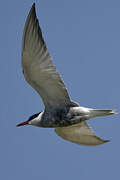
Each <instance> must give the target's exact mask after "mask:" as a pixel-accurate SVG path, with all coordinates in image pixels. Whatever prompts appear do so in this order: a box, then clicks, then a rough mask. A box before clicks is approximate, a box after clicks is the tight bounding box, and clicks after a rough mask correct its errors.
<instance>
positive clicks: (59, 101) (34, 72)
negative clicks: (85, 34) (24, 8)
mask: <svg viewBox="0 0 120 180" xmlns="http://www.w3.org/2000/svg"><path fill="white" fill-rule="evenodd" d="M22 68H23V72H24V76H25V79H26V81H27V82H28V83H29V84H30V85H31V86H32V87H33V88H34V89H35V90H36V91H37V92H38V93H39V94H40V96H41V98H42V100H43V102H44V104H45V110H44V111H43V112H41V113H37V114H35V115H33V116H31V117H30V118H29V120H28V121H25V122H23V123H20V124H18V125H17V126H22V125H33V126H38V127H51V128H55V132H56V133H57V134H58V135H59V136H61V137H62V138H63V139H65V140H68V141H71V142H74V143H77V144H84V145H99V144H103V143H105V142H108V141H107V140H102V139H101V138H99V137H97V136H96V135H95V133H94V132H93V131H92V130H91V129H90V127H89V126H88V124H87V122H86V120H88V119H90V118H94V117H97V116H107V115H112V114H115V112H114V111H113V110H99V109H92V108H85V107H81V106H80V105H79V104H77V103H75V102H72V101H71V99H70V97H69V94H68V92H67V89H66V86H65V85H64V83H63V81H62V79H61V77H60V75H59V73H58V72H57V70H56V68H55V66H54V65H53V63H52V58H51V56H50V54H49V52H48V50H47V47H46V45H45V42H44V40H43V37H42V32H41V29H40V26H39V22H38V20H37V17H36V12H35V3H34V4H33V6H32V8H31V10H30V12H29V15H28V17H27V20H26V23H25V27H24V32H23V39H22Z"/></svg>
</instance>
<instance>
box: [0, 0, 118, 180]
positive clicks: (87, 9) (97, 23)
mask: <svg viewBox="0 0 120 180" xmlns="http://www.w3.org/2000/svg"><path fill="white" fill-rule="evenodd" d="M35 2H36V10H37V16H38V19H39V22H40V26H41V28H42V31H43V35H44V39H45V41H46V44H47V47H48V50H49V52H50V53H51V55H52V57H53V62H54V64H55V65H56V67H57V69H58V70H59V72H60V73H61V75H62V77H63V79H64V82H65V84H66V85H67V88H68V91H69V93H70V96H71V98H72V99H73V100H74V101H76V102H78V103H80V104H81V105H82V106H86V107H92V108H110V109H111V108H113V109H115V110H117V111H118V112H120V110H119V109H120V98H119V97H120V1H117V0H101V1H98V0H91V1H89V0H76V1H69V0H61V1H56V0H52V1H48V0H44V1H42V0H39V1H37V0H36V1H35ZM32 3H33V1H32V0H26V1H25V0H21V1H15V0H13V1H1V6H0V24H1V26H0V32H1V33H0V49H1V51H0V82H1V86H0V92H1V93H0V110H1V113H0V115H1V118H0V119H1V125H0V137H1V141H0V171H1V172H0V179H3V180H9V179H12V180H16V179H17V180H21V179H29V180H33V179H35V180H38V179H40V178H42V180H43V179H45V180H50V179H52V180H56V179H57V180H61V179H63V180H64V179H69V180H73V179H82V180H86V179H88V178H89V179H92V180H96V179H97V180H101V179H109V180H113V179H119V177H120V173H119V171H120V164H119V162H120V157H119V153H120V143H119V136H120V118H119V117H120V115H119V114H118V115H115V116H110V117H101V118H96V119H91V120H90V121H89V124H90V125H91V126H92V128H93V129H94V131H95V132H96V134H97V135H99V136H100V137H102V138H105V139H110V140H111V141H110V143H107V144H104V145H101V146H96V147H86V146H80V145H76V144H73V143H70V142H67V141H64V140H62V139H61V138H60V137H58V136H57V135H56V134H55V133H54V130H53V129H42V128H36V127H31V126H30V127H23V128H22V127H21V128H16V124H17V123H19V122H21V121H25V120H27V119H28V117H29V116H31V115H32V114H35V113H37V112H40V111H42V110H43V109H44V105H43V103H42V100H41V98H40V97H39V95H38V94H37V93H36V92H35V91H34V89H32V88H31V87H30V86H29V85H28V84H27V83H26V81H25V80H24V77H23V74H22V69H21V40H22V33H23V28H24V24H25V20H26V17H27V15H28V12H29V10H30V8H31V6H32Z"/></svg>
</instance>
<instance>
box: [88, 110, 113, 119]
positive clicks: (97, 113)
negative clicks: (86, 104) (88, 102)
mask: <svg viewBox="0 0 120 180" xmlns="http://www.w3.org/2000/svg"><path fill="white" fill-rule="evenodd" d="M112 114H116V112H115V111H114V110H110V109H106V110H105V109H92V110H91V115H92V116H93V117H97V116H109V115H112Z"/></svg>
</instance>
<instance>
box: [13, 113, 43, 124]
mask: <svg viewBox="0 0 120 180" xmlns="http://www.w3.org/2000/svg"><path fill="white" fill-rule="evenodd" d="M41 115H42V113H41V112H39V113H37V114H34V115H32V116H30V117H29V119H28V120H27V121H24V122H22V123H19V124H17V125H16V126H17V127H19V126H25V125H33V126H39V124H40V121H41V118H42V117H41Z"/></svg>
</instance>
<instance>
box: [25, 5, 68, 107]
mask: <svg viewBox="0 0 120 180" xmlns="http://www.w3.org/2000/svg"><path fill="white" fill-rule="evenodd" d="M22 67H23V73H24V76H25V79H26V80H27V82H28V83H29V84H30V85H31V86H32V87H33V88H34V89H35V90H36V91H37V92H38V93H39V94H40V96H41V97H42V99H43V102H44V104H45V106H46V108H48V107H51V106H55V107H56V106H60V105H65V104H69V103H70V98H69V95H68V92H67V89H66V87H65V85H64V83H63V81H62V80H61V77H60V75H59V73H58V72H57V71H56V68H55V67H54V65H53V63H52V59H51V56H50V54H49V53H48V50H47V48H46V45H45V42H44V40H43V37H42V32H41V29H40V26H39V22H38V20H37V17H36V12H35V3H34V4H33V6H32V8H31V10H30V12H29V15H28V17H27V20H26V24H25V27H24V32H23V40H22Z"/></svg>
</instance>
